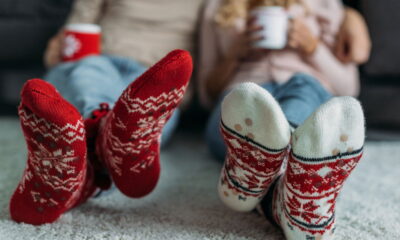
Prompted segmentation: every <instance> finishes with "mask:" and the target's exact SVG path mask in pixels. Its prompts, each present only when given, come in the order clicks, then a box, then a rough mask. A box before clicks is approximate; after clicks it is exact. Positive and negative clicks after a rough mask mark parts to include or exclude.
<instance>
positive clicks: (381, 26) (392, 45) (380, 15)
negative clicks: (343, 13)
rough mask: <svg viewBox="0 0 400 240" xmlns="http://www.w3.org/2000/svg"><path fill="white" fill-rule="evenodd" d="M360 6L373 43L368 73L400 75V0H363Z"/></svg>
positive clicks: (367, 65) (367, 67) (366, 69)
mask: <svg viewBox="0 0 400 240" xmlns="http://www.w3.org/2000/svg"><path fill="white" fill-rule="evenodd" d="M360 7H361V9H360V10H361V11H362V13H363V15H364V16H365V18H366V20H367V23H368V26H369V29H370V33H371V37H372V44H373V48H372V54H371V59H370V61H369V62H368V63H367V64H366V66H365V71H366V73H368V74H373V75H399V76H400V67H399V65H400V45H399V42H400V31H399V22H400V14H399V10H400V1H399V0H379V1H377V0H361V5H360ZM399 79H400V78H399ZM399 81H400V80H399Z"/></svg>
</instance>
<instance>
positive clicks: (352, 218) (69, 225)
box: [0, 118, 400, 240]
mask: <svg viewBox="0 0 400 240" xmlns="http://www.w3.org/2000/svg"><path fill="white" fill-rule="evenodd" d="M24 147H25V143H24V140H23V137H22V134H21V132H20V129H19V123H18V121H17V119H15V118H0V239H2V240H8V239H10V240H11V239H13V240H18V239H24V240H26V239H40V240H47V239H52V240H54V239H56V240H57V239H63V240H64V239H71V240H73V239H88V240H89V239H113V240H114V239H115V240H117V239H118V240H119V239H121V240H125V239H163V240H165V239H185V240H187V239H271V240H278V239H284V238H283V236H282V234H281V233H280V231H279V230H278V229H276V228H274V227H273V226H271V225H270V224H269V223H268V222H267V221H266V220H264V219H263V218H262V217H260V216H258V215H256V214H255V213H247V214H243V213H236V212H233V211H230V210H229V209H227V208H226V207H224V206H223V205H222V203H221V202H220V201H219V199H218V196H217V193H216V183H217V180H218V175H219V170H220V164H219V163H217V162H216V161H214V160H213V159H212V158H211V156H210V155H209V153H208V151H207V149H206V147H205V145H204V144H203V142H202V138H201V135H199V134H187V133H180V134H177V136H176V138H175V139H174V140H173V142H172V143H171V144H170V145H169V146H168V148H167V149H166V150H164V151H163V153H162V156H161V158H162V166H163V171H162V176H161V179H160V182H159V184H158V186H157V188H156V190H155V191H154V192H153V193H152V194H151V195H149V196H148V197H145V198H143V199H137V200H134V199H129V198H127V197H125V196H123V195H121V194H120V193H119V192H118V191H114V192H112V193H110V194H109V195H107V196H104V197H101V198H97V199H91V200H90V201H89V202H88V203H86V204H84V205H82V206H80V207H78V208H76V209H73V210H71V211H69V212H68V213H66V214H64V216H62V217H61V218H60V219H59V220H58V221H57V222H56V223H54V224H47V225H43V226H40V227H34V226H30V225H26V224H17V223H14V222H13V221H11V219H10V217H9V213H8V201H9V197H10V196H11V194H12V192H13V190H14V188H15V187H16V185H17V184H18V181H19V178H20V177H21V174H22V171H23V168H24V164H25V159H26V151H25V149H24ZM399 186H400V142H396V141H392V142H368V143H367V144H366V147H365V156H364V158H363V160H362V161H361V162H360V164H359V166H358V168H357V169H355V171H354V172H353V174H352V176H351V177H350V178H349V180H348V182H347V184H346V185H345V187H344V189H343V193H342V195H341V197H340V199H339V202H338V204H337V218H338V219H337V220H338V224H337V233H336V238H335V239H343V240H345V239H351V240H358V239H359V240H361V239H362V240H369V239H371V240H372V239H385V240H392V239H393V240H395V239H396V240H397V239H400V188H399Z"/></svg>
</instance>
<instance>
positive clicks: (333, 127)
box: [273, 97, 364, 240]
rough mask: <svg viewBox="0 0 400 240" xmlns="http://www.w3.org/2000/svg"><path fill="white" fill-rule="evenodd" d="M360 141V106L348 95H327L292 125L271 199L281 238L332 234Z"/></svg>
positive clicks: (359, 153) (308, 238)
mask: <svg viewBox="0 0 400 240" xmlns="http://www.w3.org/2000/svg"><path fill="white" fill-rule="evenodd" d="M363 144H364V115H363V111H362V108H361V106H360V104H359V102H358V101H357V100H355V99H354V98H351V97H336V98H333V99H331V100H330V101H328V102H327V103H325V104H323V105H322V106H321V107H320V108H319V109H318V110H317V111H316V112H314V114H312V115H311V116H310V117H309V118H308V119H307V120H306V121H305V122H304V124H303V125H301V126H300V127H298V128H297V129H296V131H295V132H294V135H293V138H292V151H291V153H290V156H289V160H288V167H287V170H286V172H285V175H284V176H283V177H282V178H281V179H279V182H278V185H277V186H276V188H275V192H274V193H275V194H274V199H273V213H274V218H275V220H276V222H277V223H278V224H279V225H280V226H281V227H282V229H283V231H284V234H285V236H286V239H288V240H303V239H304V240H318V239H324V240H325V239H332V238H333V233H334V230H335V227H334V226H335V203H336V198H337V196H338V194H339V192H340V189H341V188H342V186H343V183H344V181H345V180H346V179H347V177H348V176H349V175H350V173H351V171H352V170H353V169H354V168H355V167H356V165H357V163H358V161H359V160H360V158H361V156H362V150H363Z"/></svg>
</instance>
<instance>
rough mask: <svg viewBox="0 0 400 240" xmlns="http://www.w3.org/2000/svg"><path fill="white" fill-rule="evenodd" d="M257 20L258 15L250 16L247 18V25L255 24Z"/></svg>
mask: <svg viewBox="0 0 400 240" xmlns="http://www.w3.org/2000/svg"><path fill="white" fill-rule="evenodd" d="M256 21H257V17H256V16H250V17H249V18H248V19H247V22H246V25H247V26H251V25H253V24H255V22H256Z"/></svg>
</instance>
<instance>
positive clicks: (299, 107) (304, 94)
mask: <svg viewBox="0 0 400 240" xmlns="http://www.w3.org/2000/svg"><path fill="white" fill-rule="evenodd" d="M273 95H274V97H275V98H276V99H277V101H278V102H279V104H280V105H281V107H282V110H283V112H284V113H285V116H286V118H287V119H288V121H289V123H290V124H291V125H292V126H293V127H295V128H296V127H297V126H299V125H300V124H302V123H303V122H304V120H306V118H307V117H308V116H310V115H311V114H312V113H313V112H314V111H315V110H316V109H317V108H318V107H319V106H320V105H321V104H323V103H324V102H326V101H327V100H329V99H330V98H331V97H332V96H331V94H330V93H329V92H328V91H326V90H325V89H324V88H323V87H322V86H321V84H320V83H319V82H318V81H317V80H316V79H314V78H313V77H311V76H309V75H305V74H296V75H294V76H293V77H292V78H291V79H290V80H289V81H288V82H287V83H285V84H283V85H281V86H279V87H278V88H277V90H276V91H275V93H274V94H273Z"/></svg>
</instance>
